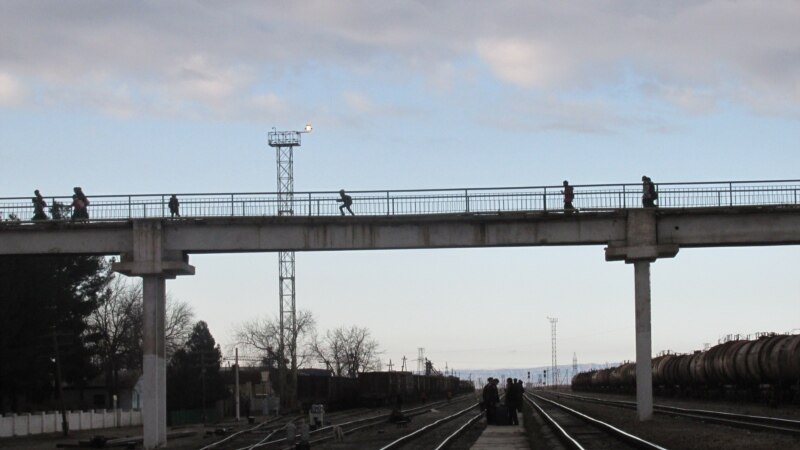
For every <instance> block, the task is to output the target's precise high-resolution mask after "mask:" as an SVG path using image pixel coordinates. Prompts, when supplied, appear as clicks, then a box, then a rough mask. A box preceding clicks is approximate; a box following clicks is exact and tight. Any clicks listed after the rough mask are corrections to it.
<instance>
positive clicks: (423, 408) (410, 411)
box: [237, 401, 446, 450]
mask: <svg viewBox="0 0 800 450" xmlns="http://www.w3.org/2000/svg"><path fill="white" fill-rule="evenodd" d="M445 403H446V402H444V401H442V402H436V403H431V404H429V405H425V406H419V407H416V408H411V409H407V410H405V411H404V413H405V414H406V415H409V416H413V415H417V414H424V413H426V412H428V410H430V408H432V407H433V406H438V405H442V404H445ZM389 415H390V414H379V415H374V416H371V417H366V418H364V419H356V420H353V421H350V422H345V423H342V424H338V425H328V426H325V427H321V428H317V429H316V430H314V431H311V432H310V433H309V435H311V434H318V433H321V432H323V431H327V430H331V429H333V427H334V426H339V427H345V426H350V425H356V424H360V423H364V422H370V423H368V424H367V425H364V426H363V427H364V428H366V427H370V426H373V425H374V423H372V422H376V421H378V420H382V419H386V418H388V417H389ZM279 430H280V429H278V430H275V432H277V431H279ZM352 431H355V430H353V429H351V430H348V431H346V432H345V434H347V433H350V432H352ZM273 434H274V433H272V434H270V436H268V437H271V436H272V435H273ZM297 436H300V434H297V435H296V436H295V437H297ZM265 439H266V438H265ZM265 439H262V441H261V442H258V443H257V444H253V445H251V446H248V447H242V448H240V449H237V450H252V449H254V448H258V447H263V446H266V445H272V444H279V443H281V442H284V441H286V438H282V439H275V440H272V441H265ZM326 439H330V436H329V437H326V438H320V439H317V440H315V441H313V442H319V441H323V440H326ZM313 442H312V443H313Z"/></svg>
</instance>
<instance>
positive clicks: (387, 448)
mask: <svg viewBox="0 0 800 450" xmlns="http://www.w3.org/2000/svg"><path fill="white" fill-rule="evenodd" d="M478 405H479V404H478V403H475V404H473V405H470V406H469V407H467V408H464V409H462V410H461V411H458V412H457V413H455V414H451V415H449V416H447V417H442V418H441V419H439V420H437V421H435V422H432V423H429V424H428V425H425V426H424V427H422V428H418V429H416V430H414V431H412V432H411V433H408V434H407V435H405V436H402V437H400V438H398V439H396V440H394V441H393V442H391V443H389V444H387V445H385V446H383V447H381V450H391V449H393V448H398V447H400V446H401V445H403V444H405V443H406V442H408V441H410V440H412V439H414V438H415V437H417V436H419V435H421V434H425V433H427V432H428V431H430V430H432V429H434V428H436V427H438V426H439V425H441V424H443V423H446V422H449V421H451V420H453V419H455V418H456V417H459V416H463V415H464V414H466V413H468V412H469V411H471V410H473V409H475V408H476V407H477V406H478Z"/></svg>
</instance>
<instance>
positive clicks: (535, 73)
mask: <svg viewBox="0 0 800 450" xmlns="http://www.w3.org/2000/svg"><path fill="white" fill-rule="evenodd" d="M476 51H477V54H478V56H479V57H480V58H481V59H483V60H484V61H486V63H487V64H488V65H489V68H490V69H491V71H492V73H493V74H494V75H495V76H496V77H497V78H499V79H500V80H503V81H506V82H509V83H513V84H516V85H519V86H523V87H547V86H548V85H551V84H554V83H556V82H557V81H559V79H560V77H561V76H563V74H564V73H565V72H566V71H567V70H568V67H566V66H565V64H564V61H562V60H560V58H559V55H558V53H557V51H555V50H554V49H553V48H552V47H550V46H548V45H547V44H544V43H539V42H536V41H534V40H524V39H520V38H512V39H485V40H480V41H478V42H477V46H476Z"/></svg>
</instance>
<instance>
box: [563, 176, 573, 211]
mask: <svg viewBox="0 0 800 450" xmlns="http://www.w3.org/2000/svg"><path fill="white" fill-rule="evenodd" d="M561 193H562V194H564V210H565V211H566V212H571V213H572V212H575V207H574V206H572V200H574V199H575V190H574V189H573V188H572V186H570V185H569V182H568V181H567V180H564V190H563V191H561Z"/></svg>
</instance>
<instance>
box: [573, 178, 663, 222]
mask: <svg viewBox="0 0 800 450" xmlns="http://www.w3.org/2000/svg"><path fill="white" fill-rule="evenodd" d="M561 194H562V195H563V196H564V212H567V213H574V212H576V211H577V210H576V209H575V206H574V205H573V204H572V201H573V200H575V189H574V188H573V187H572V186H570V184H569V181H567V180H564V189H563V190H562V191H561ZM657 199H658V191H657V190H656V185H655V184H654V183H653V180H651V179H650V177H648V176H647V175H642V206H643V207H645V208H658V205H656V200H657Z"/></svg>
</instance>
